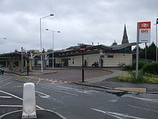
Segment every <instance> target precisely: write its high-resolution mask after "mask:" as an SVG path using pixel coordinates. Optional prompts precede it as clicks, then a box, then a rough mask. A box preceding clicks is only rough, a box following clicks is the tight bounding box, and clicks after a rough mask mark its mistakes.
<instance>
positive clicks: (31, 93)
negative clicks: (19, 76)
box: [22, 83, 37, 119]
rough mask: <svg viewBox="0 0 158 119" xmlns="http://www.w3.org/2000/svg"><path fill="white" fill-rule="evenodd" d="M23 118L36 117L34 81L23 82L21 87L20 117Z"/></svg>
mask: <svg viewBox="0 0 158 119" xmlns="http://www.w3.org/2000/svg"><path fill="white" fill-rule="evenodd" d="M24 118H27V119H28V118H37V117H36V99H35V85H34V83H25V84H24V87H23V109H22V119H24Z"/></svg>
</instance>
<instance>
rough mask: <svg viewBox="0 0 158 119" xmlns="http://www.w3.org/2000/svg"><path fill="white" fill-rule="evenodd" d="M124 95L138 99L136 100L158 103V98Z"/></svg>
mask: <svg viewBox="0 0 158 119" xmlns="http://www.w3.org/2000/svg"><path fill="white" fill-rule="evenodd" d="M124 97H130V98H134V99H138V100H143V101H149V102H154V103H158V99H151V98H150V99H149V98H139V97H135V96H132V95H125V96H124Z"/></svg>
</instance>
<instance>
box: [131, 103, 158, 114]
mask: <svg viewBox="0 0 158 119" xmlns="http://www.w3.org/2000/svg"><path fill="white" fill-rule="evenodd" d="M128 106H129V107H133V108H137V109H141V110H146V111H151V112H156V113H158V111H157V110H151V109H147V108H143V107H138V106H134V105H128Z"/></svg>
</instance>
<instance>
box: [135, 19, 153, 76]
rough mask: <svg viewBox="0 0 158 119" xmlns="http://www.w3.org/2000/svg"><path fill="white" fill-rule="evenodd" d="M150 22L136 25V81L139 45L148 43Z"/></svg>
mask: <svg viewBox="0 0 158 119" xmlns="http://www.w3.org/2000/svg"><path fill="white" fill-rule="evenodd" d="M150 29H151V22H138V23H137V52H136V79H138V61H139V43H150Z"/></svg>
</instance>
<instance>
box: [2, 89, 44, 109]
mask: <svg viewBox="0 0 158 119" xmlns="http://www.w3.org/2000/svg"><path fill="white" fill-rule="evenodd" d="M0 92H1V93H4V94H7V95H10V96H12V97H14V98H17V99H19V100H23V99H22V98H20V97H18V96H16V95H13V94H11V93H8V92H6V91H2V90H0ZM36 107H37V108H39V109H41V110H44V109H43V108H42V107H40V106H38V105H36Z"/></svg>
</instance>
